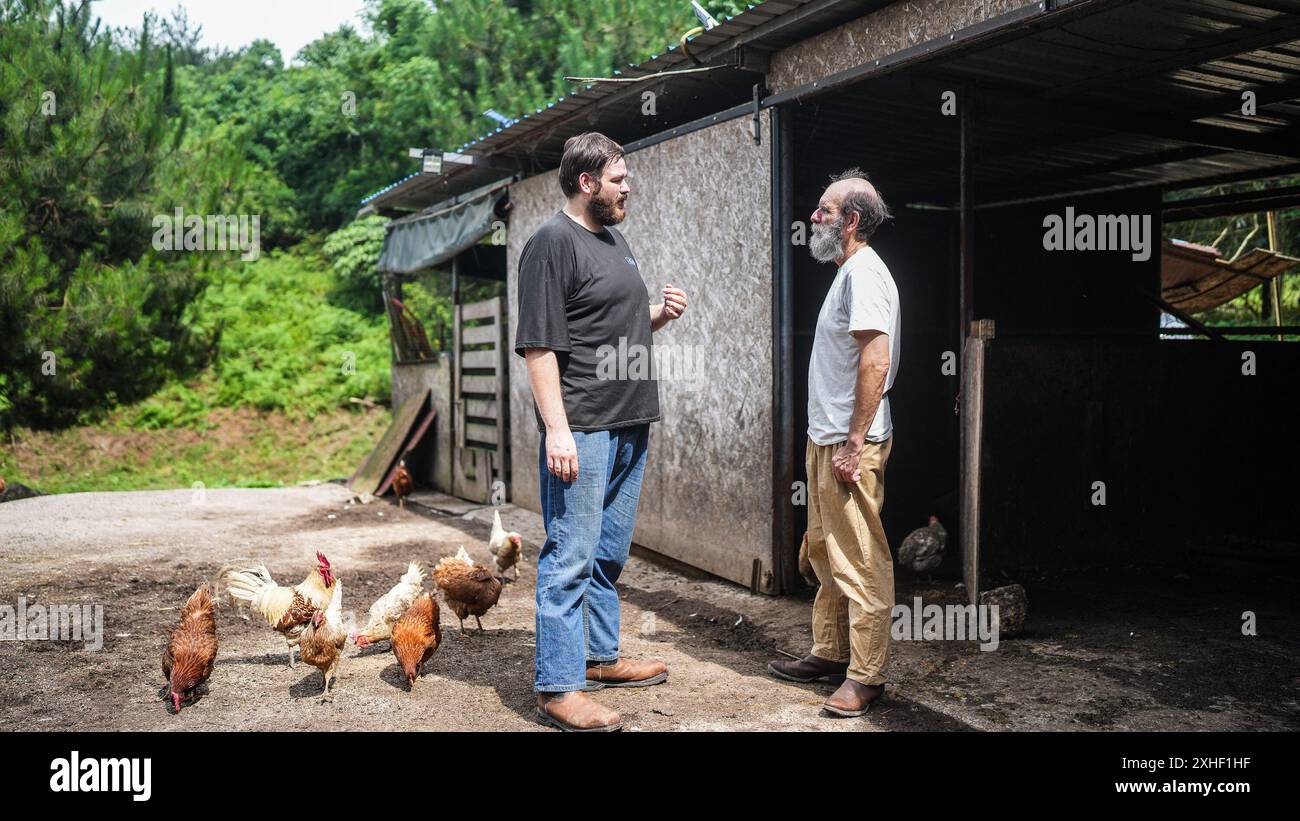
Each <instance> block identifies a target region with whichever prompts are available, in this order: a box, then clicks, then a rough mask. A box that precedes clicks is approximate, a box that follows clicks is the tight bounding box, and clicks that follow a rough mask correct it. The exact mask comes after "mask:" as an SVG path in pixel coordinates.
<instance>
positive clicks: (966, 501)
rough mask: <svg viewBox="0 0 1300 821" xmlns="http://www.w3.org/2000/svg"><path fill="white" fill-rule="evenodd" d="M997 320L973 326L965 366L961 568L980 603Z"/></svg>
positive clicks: (971, 594)
mask: <svg viewBox="0 0 1300 821" xmlns="http://www.w3.org/2000/svg"><path fill="white" fill-rule="evenodd" d="M993 333H994V326H993V320H991V319H981V320H978V321H975V322H972V323H971V325H970V336H968V337H966V345H965V349H964V350H963V351H962V368H961V569H962V578H963V580H964V581H965V583H966V595H967V597H968V599H969V601H970V603H971V604H977V603H978V602H979V593H980V589H979V585H980V490H981V487H980V462H981V459H982V457H983V445H984V352H985V348H986V347H987V346H988V343H989V342H990V340H992V339H993Z"/></svg>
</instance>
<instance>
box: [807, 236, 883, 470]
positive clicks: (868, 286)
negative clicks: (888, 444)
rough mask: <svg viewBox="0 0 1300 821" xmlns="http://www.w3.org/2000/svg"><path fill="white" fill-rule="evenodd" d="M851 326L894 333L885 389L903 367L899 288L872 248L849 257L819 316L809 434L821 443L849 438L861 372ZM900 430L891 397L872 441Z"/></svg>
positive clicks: (878, 415) (879, 414) (812, 364)
mask: <svg viewBox="0 0 1300 821" xmlns="http://www.w3.org/2000/svg"><path fill="white" fill-rule="evenodd" d="M850 331H880V332H882V333H885V334H888V336H889V373H888V375H886V377H885V391H886V393H887V392H888V391H889V389H890V388H891V387H893V384H894V374H895V373H896V372H897V371H898V358H899V344H898V337H899V334H898V288H897V287H895V286H894V278H893V277H892V276H890V275H889V268H888V267H886V266H885V263H884V261H883V260H882V259H881V258H880V255H879V254H877V253H876V252H875V251H874V250H873V249H872V248H870V247H863V248H859V249H858V250H857V251H855V252H854V253H853V256H851V257H849V258H848V259H847V260H845V262H844V264H843V265H842V266H840V270H839V271H838V272H837V273H836V274H835V281H834V282H832V283H831V289H830V291H829V292H828V293H827V294H826V301H825V302H823V303H822V310H821V313H820V314H818V316H817V335H816V336H815V337H814V338H813V348H812V360H811V361H810V362H809V363H808V437H809V438H810V439H812V440H813V442H815V443H817V444H818V445H834V444H839V443H840V442H844V441H846V440H847V439H848V438H849V422H850V420H851V419H852V417H853V399H854V390H855V386H856V383H857V375H858V343H857V340H856V339H854V338H853V336H852V335H851V334H850ZM893 432H894V423H893V420H892V419H891V418H890V415H889V397H888V396H885V397H884V398H882V399H881V400H880V407H879V408H878V409H877V410H876V418H875V419H873V420H872V422H871V427H870V428H868V430H867V441H869V442H883V441H885V440H886V439H888V438H889V437H890V435H891V434H892V433H893Z"/></svg>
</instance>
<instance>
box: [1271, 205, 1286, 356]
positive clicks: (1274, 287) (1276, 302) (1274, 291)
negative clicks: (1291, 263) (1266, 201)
mask: <svg viewBox="0 0 1300 821" xmlns="http://www.w3.org/2000/svg"><path fill="white" fill-rule="evenodd" d="M1277 246H1278V242H1277V212H1276V211H1269V212H1268V250H1270V251H1273V252H1276V251H1278V250H1279V249H1278V247H1277ZM1283 276H1285V274H1278V275H1277V276H1275V277H1273V278H1272V279H1270V280H1269V282H1268V286H1267V287H1268V291H1267V293H1269V295H1270V296H1272V303H1273V324H1274V325H1275V326H1277V327H1278V328H1281V327H1282V277H1283ZM1283 339H1285V337H1284V336H1283V335H1282V334H1281V333H1279V334H1278V335H1277V341H1278V342H1281V341H1282V340H1283Z"/></svg>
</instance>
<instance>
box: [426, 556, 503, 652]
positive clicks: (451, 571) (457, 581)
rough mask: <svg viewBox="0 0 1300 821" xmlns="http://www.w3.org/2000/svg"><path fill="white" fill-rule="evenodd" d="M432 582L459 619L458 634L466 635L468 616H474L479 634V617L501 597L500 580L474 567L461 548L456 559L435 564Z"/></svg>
mask: <svg viewBox="0 0 1300 821" xmlns="http://www.w3.org/2000/svg"><path fill="white" fill-rule="evenodd" d="M433 579H434V581H435V582H437V583H438V589H440V590H441V591H442V596H443V598H444V599H446V600H447V606H448V607H450V608H451V612H453V613H455V614H456V618H458V619H460V632H461V633H464V632H465V619H466V618H467V617H469V616H473V617H474V621H476V622H478V629H479V632H480V633H481V632H483V622H482V621H481V620H480V619H479V616H482V615H483V614H484V613H486V612H487V611H489V610H491V609H492V608H493V607H494V606H496V603H497V599H498V598H500V597H501V580H500V579H498V578H496V577H495V576H493V575H492V571H491V570H488V569H487V568H486V567H484V566H483V565H481V564H474V560H473V559H471V558H470V557H469V554H468V553H466V552H465V548H463V547H462V548H461V549H460V551H459V552H457V553H456V555H455V556H448V557H446V558H444V559H442V560H441V561H439V562H438V566H437V567H435V568H434V569H433Z"/></svg>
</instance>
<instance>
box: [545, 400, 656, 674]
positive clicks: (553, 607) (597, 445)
mask: <svg viewBox="0 0 1300 821" xmlns="http://www.w3.org/2000/svg"><path fill="white" fill-rule="evenodd" d="M649 439H650V426H649V425H648V424H644V425H635V426H632V427H626V428H618V429H616V430H603V431H590V432H583V431H574V432H573V441H574V443H575V444H576V445H577V450H578V478H577V480H575V481H573V482H564V481H561V480H560V479H558V478H556V477H555V476H554V475H553V474H552V473H551V472H550V471H548V470H547V469H546V434H545V433H543V434H542V437H541V444H540V446H539V448H538V451H539V453H538V463H539V464H538V476H539V482H538V484H539V486H540V488H541V497H542V498H541V501H542V520H543V521H544V522H545V523H546V544H544V545H542V552H541V555H540V556H539V557H538V559H537V655H536V678H535V679H534V689H536V690H537V692H539V693H564V692H569V691H572V690H581V689H583V688H584V687H585V686H586V684H587V664H588V662H610V661H616V660H617V659H618V628H619V606H618V591H616V590H615V589H614V582H616V581H618V576H619V574H620V573H621V572H623V565H624V563H626V562H627V556H628V550H629V549H630V548H631V546H632V529H633V527H634V526H635V525H636V508H637V503H638V502H639V501H640V500H641V476H642V474H643V473H644V471H645V458H646V446H647V444H648V442H649Z"/></svg>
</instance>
